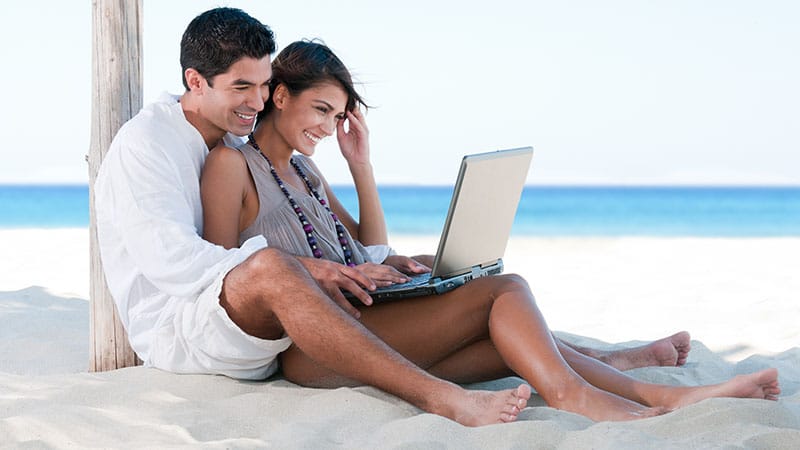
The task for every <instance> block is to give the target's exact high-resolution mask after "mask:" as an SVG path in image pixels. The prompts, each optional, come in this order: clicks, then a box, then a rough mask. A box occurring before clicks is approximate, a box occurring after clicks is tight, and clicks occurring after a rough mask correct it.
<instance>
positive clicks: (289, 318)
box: [220, 249, 530, 425]
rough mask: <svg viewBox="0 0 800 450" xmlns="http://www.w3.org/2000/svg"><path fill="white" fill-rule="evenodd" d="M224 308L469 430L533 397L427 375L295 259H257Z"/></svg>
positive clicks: (246, 266)
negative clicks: (340, 303)
mask: <svg viewBox="0 0 800 450" xmlns="http://www.w3.org/2000/svg"><path fill="white" fill-rule="evenodd" d="M220 304H221V305H222V307H223V308H224V309H225V310H226V312H227V313H228V315H229V317H230V318H231V319H232V320H233V322H234V323H236V324H237V325H238V326H239V327H240V328H241V329H242V330H243V331H244V332H246V333H248V334H250V335H252V336H256V337H259V338H263V339H275V338H277V337H280V336H282V335H283V333H284V332H285V333H286V334H287V335H288V336H289V337H291V338H292V340H293V341H294V343H295V346H296V347H297V348H298V349H300V350H302V351H303V353H304V354H305V355H307V356H308V357H309V358H311V359H313V360H314V361H316V362H317V363H318V364H320V365H322V366H324V367H329V368H331V370H333V371H335V372H336V373H339V374H342V375H344V376H346V377H348V378H350V379H353V380H357V381H359V382H361V383H365V384H369V385H373V386H375V387H378V388H380V389H383V390H385V391H387V392H389V393H392V394H394V395H396V396H398V397H400V398H402V399H404V400H406V401H408V402H410V403H412V404H414V405H415V406H417V407H419V408H421V409H423V410H425V411H428V412H431V413H435V414H439V415H442V416H445V417H449V418H451V419H453V420H456V421H458V422H459V423H462V424H465V425H483V424H489V423H497V422H502V421H511V420H514V419H515V418H516V415H517V414H518V413H519V410H520V409H522V408H523V407H524V406H525V404H527V400H528V398H529V397H530V388H528V387H527V386H526V385H522V386H520V387H519V388H517V389H513V390H506V391H501V392H491V391H466V390H464V389H462V388H460V387H459V386H457V385H455V384H453V383H451V382H448V381H444V380H441V379H439V378H436V377H434V376H433V375H431V374H429V373H427V372H425V371H424V370H422V369H420V368H419V367H418V366H416V365H414V364H413V363H411V362H410V361H408V360H407V359H406V358H404V357H403V356H401V355H400V354H399V353H397V352H396V351H395V350H393V349H392V348H391V347H389V346H388V345H386V344H385V343H384V342H383V341H381V340H380V339H378V338H376V337H375V335H373V334H372V333H371V332H370V331H369V330H367V329H366V328H365V327H364V326H363V325H361V324H360V323H359V322H358V321H356V320H355V319H353V317H351V316H350V315H348V314H347V313H345V312H344V311H343V310H342V308H341V307H339V306H338V305H336V304H335V303H334V302H333V301H332V300H331V299H330V298H329V297H328V296H327V295H325V294H324V293H323V292H322V290H320V289H319V287H318V285H317V283H316V281H315V280H314V278H312V277H311V276H310V274H309V273H308V272H307V271H306V270H305V268H304V267H303V266H302V265H301V264H300V263H299V262H298V261H297V260H296V259H295V258H293V257H290V256H288V255H286V254H284V253H282V252H280V251H277V250H274V249H265V250H262V251H259V252H257V253H256V254H254V255H253V256H251V257H250V258H248V259H247V260H246V261H245V262H244V263H242V264H240V265H239V266H237V267H236V268H234V269H233V270H232V271H231V272H230V273H229V274H228V275H227V276H226V278H225V282H224V284H223V289H222V294H221V295H220Z"/></svg>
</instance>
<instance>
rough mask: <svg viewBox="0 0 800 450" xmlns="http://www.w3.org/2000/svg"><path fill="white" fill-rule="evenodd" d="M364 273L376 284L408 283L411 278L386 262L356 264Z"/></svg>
mask: <svg viewBox="0 0 800 450" xmlns="http://www.w3.org/2000/svg"><path fill="white" fill-rule="evenodd" d="M356 268H357V269H358V270H360V271H361V272H362V273H363V274H364V275H366V276H368V277H369V278H370V279H371V280H372V282H373V283H375V286H378V287H384V286H391V285H393V284H396V283H406V282H408V281H410V279H409V278H408V277H407V276H405V275H403V274H402V273H400V272H398V271H397V269H395V268H394V267H392V266H389V265H386V264H375V263H364V264H359V265H358V266H356Z"/></svg>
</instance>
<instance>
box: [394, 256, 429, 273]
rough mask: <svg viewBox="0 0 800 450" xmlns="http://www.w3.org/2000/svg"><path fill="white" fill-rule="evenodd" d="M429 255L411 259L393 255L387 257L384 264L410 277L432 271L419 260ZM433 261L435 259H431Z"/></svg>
mask: <svg viewBox="0 0 800 450" xmlns="http://www.w3.org/2000/svg"><path fill="white" fill-rule="evenodd" d="M426 256H428V255H420V256H419V257H418V256H415V257H413V258H409V257H408V256H402V255H392V256H387V257H386V259H385V260H384V261H383V263H384V264H386V265H388V266H392V267H394V268H395V269H397V270H398V271H400V272H403V273H405V274H409V275H416V274H420V273H427V272H430V271H431V268H430V267H429V266H427V265H425V264H423V263H422V262H420V260H419V259H418V258H421V257H426ZM430 260H431V261H433V257H431V258H430Z"/></svg>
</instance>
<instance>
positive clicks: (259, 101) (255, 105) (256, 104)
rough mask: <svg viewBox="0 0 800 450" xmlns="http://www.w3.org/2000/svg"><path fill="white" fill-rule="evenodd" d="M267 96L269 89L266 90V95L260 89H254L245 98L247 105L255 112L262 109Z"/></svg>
mask: <svg viewBox="0 0 800 450" xmlns="http://www.w3.org/2000/svg"><path fill="white" fill-rule="evenodd" d="M268 98H269V91H267V94H266V97H265V96H264V93H263V92H262V91H261V90H260V89H255V90H254V91H253V93H251V94H250V95H249V96H248V98H247V107H248V108H252V109H254V110H255V111H256V112H259V111H261V110H262V109H264V103H265V102H266V101H267V99H268Z"/></svg>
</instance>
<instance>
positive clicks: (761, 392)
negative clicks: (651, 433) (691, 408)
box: [655, 368, 781, 409]
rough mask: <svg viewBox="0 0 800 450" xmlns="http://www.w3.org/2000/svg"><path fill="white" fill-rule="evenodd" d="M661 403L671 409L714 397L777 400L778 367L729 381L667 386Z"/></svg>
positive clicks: (778, 390)
mask: <svg viewBox="0 0 800 450" xmlns="http://www.w3.org/2000/svg"><path fill="white" fill-rule="evenodd" d="M666 389H667V392H666V393H665V394H664V397H663V400H662V401H661V402H656V403H655V404H660V405H662V406H666V407H667V408H670V409H676V408H681V407H683V406H686V405H691V404H692V403H697V402H699V401H701V400H705V399H707V398H712V397H733V398H757V399H764V400H777V399H778V395H779V394H780V393H781V388H780V386H779V385H778V369H775V368H771V369H764V370H761V371H759V372H754V373H750V374H747V375H737V376H735V377H733V378H731V379H730V380H728V381H725V382H723V383H719V384H712V385H709V386H696V387H674V386H670V387H667V388H666Z"/></svg>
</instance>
